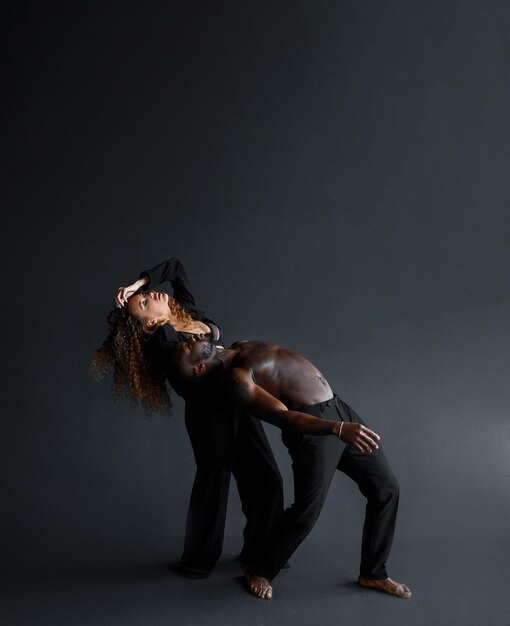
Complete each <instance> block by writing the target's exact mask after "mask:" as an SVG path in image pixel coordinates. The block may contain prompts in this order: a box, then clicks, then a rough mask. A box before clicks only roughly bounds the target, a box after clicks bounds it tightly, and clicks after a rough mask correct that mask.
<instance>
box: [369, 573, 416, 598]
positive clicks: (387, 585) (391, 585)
mask: <svg viewBox="0 0 510 626" xmlns="http://www.w3.org/2000/svg"><path fill="white" fill-rule="evenodd" d="M358 583H359V584H360V585H361V586H362V587H368V588H369V589H379V590H380V591H385V592H386V593H391V595H393V596H398V597H399V598H405V599H407V598H410V597H411V596H412V595H413V594H412V593H411V592H410V591H409V587H407V586H406V585H403V584H402V583H398V582H396V581H395V580H391V578H383V579H382V580H375V579H374V578H363V577H361V576H360V577H359V578H358Z"/></svg>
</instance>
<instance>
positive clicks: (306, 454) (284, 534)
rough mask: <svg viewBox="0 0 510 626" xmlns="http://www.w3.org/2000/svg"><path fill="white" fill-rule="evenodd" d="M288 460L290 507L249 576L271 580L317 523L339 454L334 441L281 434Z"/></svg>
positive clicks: (339, 443) (253, 564)
mask: <svg viewBox="0 0 510 626" xmlns="http://www.w3.org/2000/svg"><path fill="white" fill-rule="evenodd" d="M282 438H283V440H284V443H285V445H286V446H287V448H288V449H289V453H290V455H291V457H292V470H293V475H294V503H293V504H292V506H290V507H289V508H287V509H285V511H284V512H283V514H282V515H281V516H280V518H279V520H278V521H277V522H276V524H275V526H274V527H273V530H272V531H271V533H270V535H269V537H268V538H267V540H266V541H265V542H264V544H263V546H262V548H261V550H260V552H259V555H258V558H257V559H256V560H255V561H254V562H253V563H252V564H251V566H250V572H251V573H252V574H255V575H257V576H259V577H262V578H265V579H267V580H272V579H273V578H274V577H275V576H276V575H277V574H278V572H279V571H280V569H281V568H282V566H283V565H284V564H285V562H286V561H288V559H289V558H290V557H291V556H292V554H293V553H294V551H295V550H296V549H297V548H298V547H299V545H300V544H301V543H302V542H303V540H304V539H305V538H306V536H307V535H308V534H309V533H310V531H311V530H312V528H313V526H314V525H315V522H316V521H317V519H318V517H319V515H320V512H321V510H322V507H323V505H324V501H325V499H326V495H327V493H328V490H329V486H330V484H331V480H332V478H333V476H334V473H335V470H336V467H337V465H338V460H339V457H340V455H341V453H342V449H343V445H344V444H343V443H342V442H341V441H340V440H339V439H336V438H334V437H308V436H302V435H296V434H294V433H288V432H284V433H283V434H282Z"/></svg>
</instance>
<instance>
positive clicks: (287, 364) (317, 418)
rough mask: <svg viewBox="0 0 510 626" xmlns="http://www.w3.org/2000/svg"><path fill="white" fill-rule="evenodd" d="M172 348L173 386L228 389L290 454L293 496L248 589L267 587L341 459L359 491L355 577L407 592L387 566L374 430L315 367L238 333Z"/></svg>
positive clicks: (394, 494) (389, 518)
mask: <svg viewBox="0 0 510 626" xmlns="http://www.w3.org/2000/svg"><path fill="white" fill-rule="evenodd" d="M174 358H175V363H174V365H175V381H174V382H175V384H176V386H177V388H178V391H179V393H181V394H182V395H184V396H186V395H190V394H195V393H202V394H203V393H217V392H218V390H219V392H220V393H227V394H228V395H229V396H230V397H231V399H232V401H233V402H234V403H235V404H237V405H239V406H240V407H242V408H243V409H245V410H247V411H248V412H249V413H251V414H252V415H254V416H255V417H257V418H259V419H261V420H264V421H266V422H269V423H270V424H274V425H275V426H278V427H279V428H281V429H282V440H283V443H284V445H285V446H286V447H287V449H288V451H289V454H290V456H291V458H292V469H293V475H294V495H295V500H294V503H293V504H292V506H290V507H289V508H288V509H286V510H285V511H284V512H283V514H282V515H281V517H280V518H279V520H278V521H277V522H276V523H275V525H274V527H273V529H272V531H271V532H270V535H269V536H268V538H267V539H266V541H265V543H264V545H263V546H262V549H261V550H260V552H259V555H258V558H257V559H256V561H255V562H252V563H251V564H250V566H249V568H248V569H247V570H246V573H245V576H246V581H247V584H248V588H249V589H250V591H251V592H252V593H253V594H254V595H256V596H257V597H259V598H264V599H268V598H271V597H272V595H273V590H272V587H271V585H270V581H271V580H272V579H273V578H274V577H275V576H276V575H277V574H278V573H279V571H280V569H281V568H282V567H283V565H284V564H285V563H286V561H287V560H288V559H289V558H290V557H291V555H292V554H293V553H294V551H295V550H296V549H297V547H298V546H299V545H300V544H301V542H302V541H303V540H304V539H305V537H306V536H307V535H308V533H309V532H310V531H311V530H312V528H313V526H314V524H315V522H316V521H317V519H318V517H319V514H320V512H321V509H322V506H323V504H324V501H325V498H326V495H327V492H328V489H329V486H330V484H331V481H332V478H333V475H334V473H335V470H336V469H339V470H340V471H342V472H344V473H345V474H346V475H347V476H349V477H350V478H352V479H353V480H354V481H355V482H356V483H357V485H358V488H359V489H360V491H361V493H362V494H363V495H364V496H365V497H366V498H367V507H366V515H365V523H364V527H363V538H362V546H361V566H360V575H359V578H358V583H359V584H360V585H361V586H363V587H368V588H371V589H378V590H381V591H385V592H387V593H390V594H393V595H395V596H398V597H400V598H410V597H411V592H410V591H409V589H408V587H407V586H406V585H404V584H401V583H398V582H396V581H394V580H392V579H391V578H389V577H388V575H387V573H386V567H385V564H386V560H387V558H388V556H389V553H390V549H391V543H392V540H393V533H394V528H395V520H396V515H397V508H398V495H399V487H398V482H397V480H396V478H395V476H394V475H393V472H392V471H391V469H390V467H389V465H388V462H387V460H386V457H385V456H384V453H383V451H382V450H381V448H380V446H379V443H378V442H379V439H380V437H379V435H377V434H376V433H375V432H373V431H372V430H370V429H369V428H367V427H366V425H365V424H364V422H363V421H362V420H361V418H360V417H359V416H358V415H357V414H356V413H355V412H354V411H353V410H352V409H351V408H350V407H349V406H348V405H347V404H345V402H343V401H342V400H340V398H339V397H338V396H337V395H336V394H333V392H332V390H331V387H330V386H329V383H328V382H327V380H326V379H325V378H324V376H323V375H322V374H321V373H320V372H319V370H318V369H317V368H316V367H315V366H314V365H313V364H312V363H310V361H308V360H307V359H305V358H304V357H302V356H300V355H298V354H296V353H294V352H291V351H289V350H286V349H284V348H281V347H280V346H277V345H275V344H272V343H268V342H262V341H242V342H236V343H234V344H233V345H232V346H231V347H230V348H228V349H226V350H225V349H221V348H216V347H215V346H214V345H213V344H211V343H210V342H209V341H206V340H203V339H200V338H198V339H197V338H191V339H190V340H189V341H188V342H182V343H180V344H177V346H176V350H175V353H174ZM317 435H322V436H317ZM254 471H256V468H254Z"/></svg>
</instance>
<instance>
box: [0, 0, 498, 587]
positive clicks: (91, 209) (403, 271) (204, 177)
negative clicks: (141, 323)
mask: <svg viewBox="0 0 510 626" xmlns="http://www.w3.org/2000/svg"><path fill="white" fill-rule="evenodd" d="M509 18H510V6H509V5H508V3H507V2H504V1H501V2H498V1H495V0H492V1H490V2H486V3H483V4H482V3H477V2H471V1H464V2H455V1H447V2H445V1H441V2H417V3H409V2H404V1H400V0H397V1H392V2H378V1H366V2H350V1H349V2H335V1H333V0H323V1H320V2H313V3H312V2H301V1H293V2H281V1H277V2H242V3H239V2H234V1H231V2H226V1H222V2H207V3H206V2H202V3H198V2H185V3H177V2H167V3H164V2H160V3H144V4H141V3H140V4H139V5H136V6H135V5H132V6H126V5H125V3H118V4H111V3H86V4H83V5H82V4H78V3H59V2H57V3H55V2H52V3H40V2H24V3H13V6H11V8H10V9H9V13H8V19H7V20H6V22H5V25H4V38H3V42H4V46H3V54H2V77H3V78H2V83H3V95H4V104H3V118H4V130H3V133H2V135H3V141H2V152H3V156H4V167H3V174H4V177H5V182H4V186H3V190H4V191H3V203H2V204H3V207H4V211H3V214H4V217H3V228H2V231H3V232H2V252H3V253H4V255H5V257H4V261H3V264H2V265H3V271H2V284H3V298H2V302H3V306H2V318H3V327H4V330H5V332H4V342H3V345H4V348H3V355H4V359H3V360H4V365H3V373H2V380H3V387H4V397H3V408H2V413H3V419H2V425H3V432H4V434H3V435H2V447H3V448H4V450H3V453H2V458H1V463H2V482H3V484H2V499H3V501H4V503H5V506H4V514H3V516H2V527H3V528H2V537H3V538H4V542H3V546H2V557H1V558H2V566H3V567H4V568H5V569H6V570H7V571H18V570H24V571H40V570H47V569H53V570H54V569H58V570H60V569H62V568H70V567H72V568H76V567H78V568H87V567H112V566H116V567H124V566H131V565H150V564H152V563H161V562H164V561H165V560H166V559H168V558H178V556H179V550H180V547H181V544H182V536H183V529H184V517H185V510H186V505H187V498H188V494H189V490H190V486H191V481H192V477H193V461H192V456H191V451H190V448H189V444H188V442H187V438H186V435H185V431H184V426H183V421H182V405H181V404H180V403H179V402H177V403H176V407H175V411H174V416H173V417H172V418H171V419H165V418H162V417H155V418H152V419H147V418H145V417H144V415H143V412H142V411H141V410H140V409H136V408H133V407H130V406H129V404H122V403H118V402H115V401H114V400H113V399H112V397H111V394H110V391H109V381H104V382H103V383H102V384H100V385H98V384H97V383H95V382H94V381H93V380H92V378H91V376H90V374H89V371H88V367H89V361H90V357H91V355H92V352H93V350H94V349H95V348H96V347H97V346H98V345H99V344H100V343H101V341H102V339H103V337H104V334H105V329H106V327H105V321H104V320H105V315H106V313H107V311H108V309H109V308H110V306H111V304H112V295H113V292H114V290H115V288H116V287H117V286H119V285H121V284H126V283H128V282H130V281H132V280H134V279H135V278H136V277H137V276H138V272H139V271H140V270H141V269H143V268H145V267H148V266H152V265H154V264H155V263H157V262H159V261H161V260H163V259H164V258H167V257H169V256H172V255H175V256H178V257H179V258H180V259H182V261H183V262H184V264H185V266H186V268H187V270H188V273H189V276H190V278H191V284H192V287H193V291H194V293H195V294H196V297H197V300H198V303H199V304H200V305H201V306H203V307H204V308H205V309H206V310H207V311H208V313H209V314H210V315H211V317H213V318H214V319H217V320H218V321H219V322H220V323H221V325H222V326H223V327H224V329H225V330H226V337H227V340H234V339H237V338H267V339H271V340H273V341H276V342H278V343H281V344H283V345H286V346H288V347H290V348H293V349H295V350H297V351H300V352H302V353H303V354H305V355H306V356H308V357H309V358H310V359H311V360H313V361H314V362H315V363H316V364H317V365H318V366H319V367H320V368H321V369H322V370H323V371H324V372H325V373H326V375H327V376H328V378H329V380H330V382H331V384H332V386H333V387H334V388H335V390H337V391H338V393H339V394H340V395H341V396H342V397H343V398H344V399H345V400H347V401H348V402H349V403H350V404H352V405H353V406H354V407H355V408H356V409H357V410H358V412H359V413H360V414H361V415H362V416H364V417H365V419H366V420H367V421H368V423H369V424H371V425H372V426H373V427H374V428H375V430H377V431H378V432H379V433H380V434H381V435H382V437H383V442H384V445H385V447H386V450H387V452H388V454H389V456H390V458H391V460H392V464H393V466H394V469H395V471H396V473H397V474H398V476H399V478H400V481H401V485H402V503H401V514H400V518H399V527H398V531H397V544H396V545H397V548H398V546H401V547H402V548H403V547H404V546H407V547H409V546H413V547H416V546H421V547H420V550H421V551H422V552H421V553H425V552H426V550H427V548H424V547H423V546H427V545H429V543H427V542H432V543H431V544H430V545H435V546H436V550H438V551H439V552H440V551H441V550H440V549H439V548H437V546H439V545H444V543H445V542H446V543H447V544H449V545H450V544H455V545H457V546H459V549H458V550H457V552H456V553H455V554H456V555H457V557H456V558H458V561H457V562H451V563H450V567H451V570H452V572H453V571H459V570H461V571H464V572H468V571H470V570H471V569H473V570H475V571H476V568H474V567H473V566H472V564H471V563H470V560H469V558H470V556H469V554H470V551H469V549H468V547H469V546H473V545H475V546H480V542H483V549H482V551H483V553H484V554H485V555H486V556H487V559H488V561H487V563H490V567H491V568H494V575H496V574H497V573H498V572H500V569H498V568H501V567H503V568H505V567H506V566H505V563H506V560H505V558H504V554H505V550H508V543H509V541H508V532H507V531H506V529H507V527H508V525H509V521H510V506H509V496H508V478H509V469H508V467H509V466H508V449H509V432H508V426H507V411H508V399H509V398H508V396H509V394H508V382H507V381H508V353H509V347H510V346H509V334H508V323H507V318H508V313H509V310H510V300H509V296H508V278H509V264H508V258H509V252H510V236H509V227H508V215H507V213H508V201H509V191H508V184H507V178H508V173H507V166H508V156H509V155H508V133H509V127H508V110H509V105H510V87H509V82H508V78H509V76H508V74H509V59H510V57H509V39H508V27H509ZM267 430H268V432H269V435H270V437H271V440H272V441H273V442H274V445H275V452H276V454H277V457H278V460H279V461H281V465H282V472H283V473H284V476H285V479H286V487H287V495H288V499H290V498H291V491H290V490H289V489H290V486H291V485H290V482H289V478H290V474H289V468H288V461H287V457H286V454H285V452H284V450H283V448H282V446H281V444H280V443H279V438H278V432H277V431H276V430H275V429H273V428H272V427H269V428H268V429H267ZM235 498H236V496H235V495H234V494H233V500H232V506H231V508H230V510H229V524H228V528H227V531H228V536H227V543H228V546H229V550H230V552H231V553H235V551H236V549H237V548H238V547H239V546H240V540H239V533H240V528H241V516H240V511H239V506H238V503H237V501H236V499H235ZM339 520H341V524H340V525H339ZM361 520H362V503H361V501H360V500H359V498H358V494H357V493H356V490H355V489H354V487H353V486H352V485H351V484H350V483H349V481H348V480H346V479H344V478H343V477H341V478H340V479H339V480H337V481H335V484H334V486H333V488H332V492H331V497H330V499H329V501H328V503H327V506H326V509H325V511H324V514H323V516H322V518H321V520H320V521H319V524H318V526H317V528H316V530H315V533H314V535H313V538H311V539H310V540H309V541H317V545H318V546H319V545H322V546H323V549H325V550H329V549H331V545H329V546H328V544H326V545H325V542H326V541H327V542H328V543H329V542H330V540H331V537H332V536H338V535H339V534H341V536H342V537H344V538H351V537H352V540H353V542H357V540H358V539H357V538H358V537H359V532H360V524H361ZM322 538H324V541H322ZM398 542H400V543H398ZM434 542H435V543H434ZM424 551H425V552H424ZM434 562H435V563H436V566H437V561H434ZM401 571H402V570H401ZM353 575H354V573H353ZM498 575H499V574H498ZM505 575H507V570H506V569H505ZM431 577H432V575H431Z"/></svg>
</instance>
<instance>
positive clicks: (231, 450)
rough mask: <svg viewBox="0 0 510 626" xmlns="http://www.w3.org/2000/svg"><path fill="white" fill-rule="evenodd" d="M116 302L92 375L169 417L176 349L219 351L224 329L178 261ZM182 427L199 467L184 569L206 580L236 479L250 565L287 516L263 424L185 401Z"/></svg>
mask: <svg viewBox="0 0 510 626" xmlns="http://www.w3.org/2000/svg"><path fill="white" fill-rule="evenodd" d="M165 281H169V282H170V283H171V285H172V290H173V297H172V296H169V295H168V294H167V293H166V292H164V291H161V290H155V289H154V287H155V286H158V285H160V284H161V283H163V282H165ZM115 304H116V308H115V309H113V310H112V311H111V312H110V313H109V315H108V320H107V321H108V329H109V332H108V336H107V338H106V339H105V341H104V342H103V345H102V346H101V347H100V348H99V349H98V350H97V351H96V353H95V355H94V358H93V361H92V370H93V372H94V374H95V375H96V377H98V378H100V377H102V376H103V375H104V374H105V373H106V372H108V371H110V372H112V374H113V390H114V392H115V393H116V394H117V395H120V396H124V397H128V398H130V399H132V400H133V401H135V402H138V401H140V402H141V403H142V405H143V406H144V407H145V409H146V410H147V411H148V412H151V411H162V412H166V413H168V412H169V411H170V407H171V398H170V390H169V386H168V383H169V382H171V381H172V354H173V348H174V347H175V344H176V343H178V342H180V341H187V340H189V338H190V337H193V336H196V337H198V338H208V339H209V340H210V341H212V342H213V343H215V344H216V345H219V344H220V343H221V340H222V331H221V330H220V328H219V327H218V326H217V325H216V324H215V322H213V321H212V320H211V319H209V318H208V317H207V316H206V314H205V313H204V312H203V311H201V310H200V309H198V308H197V307H196V304H195V299H194V298H193V295H192V294H191V292H190V290H189V288H188V280H187V276H186V272H185V270H184V267H183V265H182V263H181V262H180V261H179V260H178V259H176V258H175V257H173V258H171V259H168V260H167V261H164V262H163V263H160V264H158V265H156V266H155V267H153V268H152V269H149V270H146V271H143V272H141V273H140V277H139V279H138V280H137V281H135V282H134V283H132V284H131V285H128V286H127V287H119V289H118V290H117V292H116V294H115ZM176 391H177V392H178V391H179V390H178V389H176ZM185 423H186V429H187V432H188V435H189V438H190V441H191V445H192V448H193V453H194V457H195V462H196V466H197V468H196V475H195V479H194V483H193V489H192V492H191V498H190V503H189V508H188V516H187V522H186V535H185V543H184V552H183V555H182V558H181V564H180V570H181V572H182V573H183V574H185V575H187V576H189V577H192V578H203V577H206V576H208V575H209V573H210V571H211V569H212V568H213V566H214V564H215V563H216V561H217V560H218V558H219V556H220V554H221V550H222V547H223V536H224V529H225V517H226V510H227V499H228V490H229V484H230V476H231V474H233V475H234V478H235V480H236V483H237V487H238V490H239V496H240V499H241V504H242V510H243V513H244V514H245V516H246V525H245V528H244V531H243V535H244V546H243V550H242V552H241V556H240V558H241V560H242V561H243V562H245V563H246V562H249V561H250V559H251V558H252V557H253V556H254V555H255V554H257V550H258V546H259V545H260V544H261V542H262V541H263V539H264V538H265V537H266V536H267V534H268V532H269V530H270V528H271V526H272V525H273V523H274V522H275V520H276V519H277V518H278V517H279V515H280V514H281V513H282V511H283V491H282V478H281V475H280V472H279V470H278V467H277V465H276V461H275V459H274V456H273V453H272V451H271V448H270V446H269V442H268V440H267V437H266V435H265V433H264V430H263V428H262V426H261V424H260V422H259V420H256V419H254V418H252V417H251V416H249V415H247V414H245V415H240V414H238V413H237V412H236V411H234V409H233V408H232V407H231V406H230V405H229V404H228V403H227V401H226V400H225V399H222V398H218V399H215V400H213V399H212V398H211V397H208V398H207V401H204V400H201V399H200V398H195V399H193V400H189V399H187V400H186V405H185ZM254 470H255V471H254Z"/></svg>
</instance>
